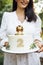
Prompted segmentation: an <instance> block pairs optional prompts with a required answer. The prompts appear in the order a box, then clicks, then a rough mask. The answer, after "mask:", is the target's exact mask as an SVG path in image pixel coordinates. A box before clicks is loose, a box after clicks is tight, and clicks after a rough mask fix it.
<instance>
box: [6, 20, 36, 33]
mask: <svg viewBox="0 0 43 65" xmlns="http://www.w3.org/2000/svg"><path fill="white" fill-rule="evenodd" d="M19 25H20V26H22V27H23V33H24V34H29V33H34V32H35V24H34V23H29V22H23V23H20V22H19V21H16V20H15V21H12V20H11V21H9V23H8V25H7V33H8V34H15V33H16V28H17V26H19Z"/></svg>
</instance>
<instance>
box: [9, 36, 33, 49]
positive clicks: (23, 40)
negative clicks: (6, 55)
mask: <svg viewBox="0 0 43 65" xmlns="http://www.w3.org/2000/svg"><path fill="white" fill-rule="evenodd" d="M8 41H9V45H10V50H17V49H21V50H23V49H29V46H30V45H31V44H32V43H33V37H32V35H8Z"/></svg>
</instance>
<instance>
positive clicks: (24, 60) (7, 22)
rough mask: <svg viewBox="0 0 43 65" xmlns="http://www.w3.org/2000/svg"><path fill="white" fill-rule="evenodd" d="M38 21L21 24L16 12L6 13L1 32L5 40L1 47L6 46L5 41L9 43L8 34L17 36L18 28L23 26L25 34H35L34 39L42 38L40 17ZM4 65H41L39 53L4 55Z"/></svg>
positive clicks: (0, 35)
mask: <svg viewBox="0 0 43 65" xmlns="http://www.w3.org/2000/svg"><path fill="white" fill-rule="evenodd" d="M37 17H38V18H37V20H36V22H35V23H34V22H33V21H32V22H31V23H30V22H27V21H26V20H24V21H23V23H21V22H20V21H19V20H18V17H17V14H16V11H14V12H10V13H9V12H5V13H4V15H3V18H2V23H1V29H0V30H1V31H0V37H1V38H2V39H3V40H2V41H1V46H2V45H3V44H4V42H5V41H8V38H7V36H6V35H7V34H15V33H16V26H18V25H22V26H23V28H24V34H29V33H31V34H33V35H34V39H39V40H41V38H40V31H41V20H40V18H39V16H37ZM3 64H4V65H33V64H34V65H40V59H39V54H38V53H30V54H10V53H4V63H3Z"/></svg>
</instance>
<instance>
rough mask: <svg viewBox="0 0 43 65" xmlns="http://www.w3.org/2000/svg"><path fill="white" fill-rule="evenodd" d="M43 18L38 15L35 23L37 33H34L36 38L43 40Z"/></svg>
mask: <svg viewBox="0 0 43 65" xmlns="http://www.w3.org/2000/svg"><path fill="white" fill-rule="evenodd" d="M41 23H42V21H41V19H40V17H39V16H38V15H37V20H36V23H35V33H34V39H38V40H40V41H42V39H41V37H40V32H41Z"/></svg>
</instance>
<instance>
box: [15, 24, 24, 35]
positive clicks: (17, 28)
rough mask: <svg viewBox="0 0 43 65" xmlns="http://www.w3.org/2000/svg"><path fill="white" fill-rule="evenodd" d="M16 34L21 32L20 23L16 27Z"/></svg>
mask: <svg viewBox="0 0 43 65" xmlns="http://www.w3.org/2000/svg"><path fill="white" fill-rule="evenodd" d="M16 32H17V33H16V35H19V34H23V27H22V26H21V25H18V26H17V27H16Z"/></svg>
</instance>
